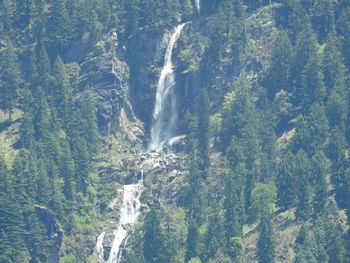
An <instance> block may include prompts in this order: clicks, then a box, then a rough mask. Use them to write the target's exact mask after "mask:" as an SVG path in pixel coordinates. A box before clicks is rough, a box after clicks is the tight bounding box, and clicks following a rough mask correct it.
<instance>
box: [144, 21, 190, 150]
mask: <svg viewBox="0 0 350 263" xmlns="http://www.w3.org/2000/svg"><path fill="white" fill-rule="evenodd" d="M185 25H186V23H183V24H181V25H178V26H177V27H176V29H175V32H174V33H173V34H172V36H171V38H170V41H169V44H168V47H167V49H166V52H165V57H164V66H163V69H162V71H161V74H160V78H159V81H158V85H157V94H156V101H155V106H154V112H153V124H152V127H151V143H150V145H149V150H151V151H160V150H161V149H162V147H163V146H164V145H165V144H166V142H167V141H169V139H170V138H172V137H173V136H174V135H175V134H174V130H175V128H176V124H177V120H178V115H177V105H176V91H175V84H176V83H175V74H174V66H173V63H172V54H173V49H174V45H175V43H176V41H177V40H178V38H179V37H180V33H181V31H182V29H183V28H184V26H185Z"/></svg>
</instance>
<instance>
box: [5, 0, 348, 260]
mask: <svg viewBox="0 0 350 263" xmlns="http://www.w3.org/2000/svg"><path fill="white" fill-rule="evenodd" d="M201 5H202V10H201V12H200V13H199V12H198V10H197V9H196V8H195V3H194V1H190V0H118V1H108V0H91V1H85V0H70V1H68V0H46V1H44V0H16V1H12V0H3V1H1V2H0V14H1V18H0V19H1V20H0V35H1V38H0V108H1V110H3V111H4V112H6V114H7V115H8V116H7V117H6V120H4V121H2V122H1V123H0V132H1V131H2V130H4V129H5V127H8V126H10V125H19V127H20V128H19V131H20V134H19V135H18V140H17V142H15V143H14V144H13V145H12V146H11V147H12V148H13V149H15V150H16V151H18V153H17V155H16V157H15V159H14V161H13V163H10V162H7V161H6V153H0V154H1V156H0V262H4V263H5V262H6V263H7V262H48V255H49V254H50V253H51V252H50V251H49V250H50V247H52V242H53V239H52V237H50V236H48V231H49V230H48V229H47V226H45V225H44V224H43V222H42V221H41V220H40V218H39V216H38V213H37V212H36V210H37V209H38V208H40V207H45V208H47V209H48V210H49V211H50V213H52V214H54V215H55V216H56V217H57V220H58V221H59V224H60V226H61V227H62V229H63V232H64V235H65V237H73V238H76V239H77V240H78V241H77V242H72V243H71V247H68V248H65V250H63V252H62V253H61V255H62V261H63V262H87V259H88V256H89V254H91V253H90V252H91V251H89V249H86V248H85V247H82V246H81V245H79V241H81V240H83V239H84V235H85V234H87V233H90V232H91V228H92V227H91V225H92V224H93V223H94V220H96V213H97V209H96V208H95V207H94V204H95V201H96V200H95V199H96V189H95V188H96V186H95V184H96V178H95V175H94V171H95V170H94V165H93V164H94V158H95V157H96V155H97V153H98V152H99V149H100V148H101V145H100V144H101V142H100V134H99V133H100V131H99V127H98V125H97V121H96V113H95V111H96V109H95V94H94V90H93V89H92V88H91V87H90V86H89V85H83V86H82V85H81V84H82V82H81V76H80V72H79V66H78V65H77V64H76V63H72V62H71V61H69V59H68V57H69V56H68V53H69V51H70V48H71V47H72V46H73V45H76V44H77V43H78V44H82V45H83V46H84V48H85V49H86V50H84V51H86V52H88V51H89V49H90V48H92V47H93V46H95V45H96V44H97V43H98V42H99V40H100V39H101V38H102V36H103V35H105V34H107V32H109V31H110V30H111V29H112V28H116V30H117V31H118V37H119V38H120V39H119V40H120V41H121V42H123V41H125V42H127V41H128V39H130V38H131V37H132V36H133V35H137V34H138V33H140V32H147V31H150V30H155V31H159V32H163V31H164V29H168V28H171V29H172V28H173V27H174V25H176V24H177V23H178V21H179V20H181V21H190V20H196V19H199V20H201V19H203V20H204V18H208V19H211V20H210V27H211V29H210V30H208V31H209V33H208V32H206V35H205V36H204V33H203V32H201V33H191V34H192V35H190V37H188V36H184V37H183V38H182V39H180V41H179V42H180V45H179V46H180V47H183V49H182V51H179V52H178V60H177V62H178V63H179V65H178V68H179V71H180V70H181V74H183V75H185V76H187V77H190V76H192V75H191V74H195V75H196V76H200V77H199V78H197V79H199V80H198V82H199V85H198V86H199V87H198V88H197V89H196V90H194V91H193V98H192V99H193V100H192V102H193V103H192V105H191V109H190V111H191V120H190V121H189V123H188V125H187V127H186V129H187V131H188V136H187V141H188V156H189V158H188V160H189V161H188V170H189V176H188V177H187V178H186V180H185V183H184V185H183V186H182V192H181V193H180V198H179V200H178V202H177V203H176V204H173V205H172V206H171V207H170V208H169V207H167V208H163V207H162V206H161V205H159V204H157V202H155V204H152V205H151V206H150V211H149V212H147V213H146V215H145V218H144V220H143V221H144V222H143V226H142V227H140V229H137V230H138V231H136V232H137V234H135V235H134V236H133V237H132V238H131V239H132V240H131V244H132V247H133V250H132V251H130V252H129V253H127V255H126V261H127V262H133V263H136V262H154V263H156V262H157V263H158V262H159V263H161V262H190V263H199V262H247V261H246V260H247V259H248V260H250V259H251V258H256V259H257V260H258V261H259V262H261V263H271V262H277V260H281V259H280V258H277V256H276V255H277V253H278V252H277V245H278V244H276V243H277V240H278V239H277V236H278V229H277V228H276V225H277V223H278V222H277V221H278V218H277V216H278V215H279V214H281V213H292V214H293V215H295V220H294V221H293V222H294V223H295V224H296V225H297V226H298V227H299V228H300V230H298V232H299V233H298V235H297V237H296V240H295V253H296V256H295V259H294V262H298V263H299V262H300V263H301V262H334V263H346V262H349V260H350V259H349V253H350V251H349V247H350V232H349V231H348V232H347V227H348V226H349V223H350V220H349V218H350V158H349V143H350V109H349V105H350V88H349V87H350V82H349V81H350V79H349V76H350V75H349V69H350V2H349V1H347V0H338V1H333V0H325V1H296V0H285V1H282V0H281V1H263V0H260V1H248V0H218V1H212V0H203V1H201ZM259 10H260V11H261V12H265V13H266V16H267V19H268V20H269V21H268V22H271V23H273V24H274V25H275V28H274V30H273V34H272V35H273V43H272V45H271V50H270V51H265V52H266V53H269V55H268V56H267V57H268V58H267V61H266V65H264V67H263V69H262V70H261V71H260V73H261V74H259V76H258V77H256V80H255V81H252V78H251V76H249V74H248V73H249V72H248V70H246V68H244V65H245V63H244V62H246V59H247V56H249V49H254V45H253V44H252V39H253V37H252V35H251V33H250V32H249V30H248V28H249V23H250V20H249V19H250V16H251V14H254V13H255V12H259ZM201 21H202V20H201ZM255 48H257V47H255ZM270 53H271V54H270ZM237 70H238V71H239V72H240V74H234V72H237ZM14 114H15V115H17V116H18V115H20V117H19V118H17V119H15V118H14V117H13V116H14ZM342 214H346V215H347V217H346V216H345V217H344V216H343V217H342V218H347V222H343V221H342V220H340V219H339V218H340V216H341V215H342ZM252 225H255V227H256V228H254V229H256V231H257V232H258V236H259V237H258V238H257V241H256V249H254V252H251V251H248V249H247V248H245V243H244V238H245V235H246V234H247V233H248V232H249V229H248V230H247V228H249V227H251V226H252ZM299 228H298V229H299ZM293 242H294V241H293ZM68 243H69V242H68ZM249 253H253V256H252V257H250V255H249Z"/></svg>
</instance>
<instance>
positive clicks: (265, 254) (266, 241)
mask: <svg viewBox="0 0 350 263" xmlns="http://www.w3.org/2000/svg"><path fill="white" fill-rule="evenodd" d="M274 242H275V241H274V235H273V229H272V222H271V218H270V217H263V218H261V219H260V223H259V239H258V244H257V256H258V259H259V263H273V262H274V259H275V244H274Z"/></svg>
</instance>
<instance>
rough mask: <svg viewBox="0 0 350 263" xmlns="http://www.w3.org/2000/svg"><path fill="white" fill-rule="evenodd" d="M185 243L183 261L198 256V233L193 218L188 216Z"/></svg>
mask: <svg viewBox="0 0 350 263" xmlns="http://www.w3.org/2000/svg"><path fill="white" fill-rule="evenodd" d="M186 240H187V245H186V255H185V261H186V262H188V261H189V260H190V259H191V258H195V257H196V256H198V254H199V253H198V242H199V233H198V226H197V223H196V221H195V220H193V219H191V218H190V222H189V225H188V229H187V239H186Z"/></svg>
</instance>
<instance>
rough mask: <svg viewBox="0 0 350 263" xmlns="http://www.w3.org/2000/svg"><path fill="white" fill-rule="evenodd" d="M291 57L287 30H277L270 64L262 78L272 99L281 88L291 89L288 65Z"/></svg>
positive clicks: (291, 48)
mask: <svg viewBox="0 0 350 263" xmlns="http://www.w3.org/2000/svg"><path fill="white" fill-rule="evenodd" d="M292 57H293V46H292V44H291V43H290V40H289V37H288V34H287V32H286V31H280V32H278V34H277V36H276V38H275V42H274V46H273V49H272V55H271V62H270V66H269V68H268V71H267V73H266V77H265V79H264V86H265V88H266V89H267V93H268V95H269V98H270V99H272V100H273V99H274V97H275V95H276V93H277V92H278V91H279V90H281V89H283V90H285V91H291V87H290V66H291V60H292Z"/></svg>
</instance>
